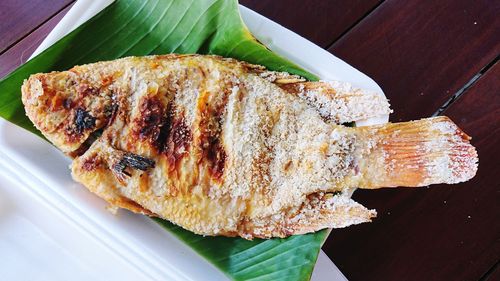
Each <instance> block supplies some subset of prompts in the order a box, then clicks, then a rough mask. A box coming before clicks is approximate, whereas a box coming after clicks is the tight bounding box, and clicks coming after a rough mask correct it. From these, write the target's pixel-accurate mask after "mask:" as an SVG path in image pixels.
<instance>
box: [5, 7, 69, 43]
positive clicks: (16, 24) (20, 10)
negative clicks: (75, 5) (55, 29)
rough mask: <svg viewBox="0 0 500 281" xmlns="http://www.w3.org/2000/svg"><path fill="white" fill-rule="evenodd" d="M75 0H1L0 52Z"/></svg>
mask: <svg viewBox="0 0 500 281" xmlns="http://www.w3.org/2000/svg"><path fill="white" fill-rule="evenodd" d="M73 1H74V0H47V1H39V0H37V1H22V0H2V1H0V19H1V20H0V34H1V35H2V36H0V53H2V52H4V51H5V50H6V49H7V48H8V47H9V46H11V45H12V44H14V43H15V42H17V41H18V40H19V39H21V38H23V37H25V36H26V35H27V34H29V33H30V32H31V31H32V30H34V29H36V27H38V26H39V25H40V24H42V23H43V22H45V21H47V20H48V19H50V18H51V17H52V16H53V15H54V14H56V13H57V12H58V11H60V10H61V9H63V8H64V7H65V6H67V5H68V4H70V3H71V2H73ZM21 2H22V4H21Z"/></svg>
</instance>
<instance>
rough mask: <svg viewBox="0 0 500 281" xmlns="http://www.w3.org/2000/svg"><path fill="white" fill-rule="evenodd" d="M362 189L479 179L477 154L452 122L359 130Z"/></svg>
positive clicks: (439, 119)
mask: <svg viewBox="0 0 500 281" xmlns="http://www.w3.org/2000/svg"><path fill="white" fill-rule="evenodd" d="M355 130H356V136H357V140H358V143H359V144H361V147H360V148H359V152H360V155H361V157H359V160H358V163H357V166H356V167H355V171H356V173H357V175H358V177H360V179H359V187H360V188H365V189H375V188H381V187H396V186H408V187H417V186H427V185H430V184H439V183H448V184H453V183H459V182H463V181H467V180H469V179H471V178H472V177H474V175H475V174H476V171H477V166H478V156H477V151H476V149H475V148H474V146H472V145H471V144H470V139H471V138H470V137H469V136H468V135H466V134H465V133H464V132H463V131H462V130H460V128H458V127H457V125H455V123H453V122H452V121H451V120H450V119H449V118H448V117H445V116H440V117H435V118H427V119H421V120H417V121H411V122H403V123H395V124H385V125H381V126H368V127H359V128H355Z"/></svg>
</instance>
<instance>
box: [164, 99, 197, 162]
mask: <svg viewBox="0 0 500 281" xmlns="http://www.w3.org/2000/svg"><path fill="white" fill-rule="evenodd" d="M167 116H168V118H167V124H168V125H170V130H167V132H166V133H167V138H166V142H165V145H164V148H163V149H164V151H163V153H164V154H165V156H166V157H167V160H168V163H169V164H170V169H171V170H174V169H177V166H178V163H179V161H180V160H181V159H182V158H183V157H184V156H185V155H186V154H187V153H188V150H189V144H190V143H191V141H192V139H193V137H192V132H191V130H190V128H189V127H188V126H187V124H186V121H185V119H184V115H183V114H179V116H176V114H175V107H174V106H173V105H171V106H170V107H169V112H168V114H167Z"/></svg>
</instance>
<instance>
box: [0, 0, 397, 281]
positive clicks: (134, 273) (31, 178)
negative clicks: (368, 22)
mask: <svg viewBox="0 0 500 281" xmlns="http://www.w3.org/2000/svg"><path fill="white" fill-rule="evenodd" d="M111 2H112V1H110V0H105V1H92V0H79V1H77V3H76V4H75V5H74V6H73V7H72V8H71V10H70V11H69V12H68V13H67V14H66V16H65V17H64V18H63V19H62V20H61V22H60V23H59V24H58V25H57V26H56V28H54V30H53V31H52V32H51V33H50V34H49V35H48V36H47V38H46V39H45V40H44V42H43V43H42V44H41V45H40V46H39V48H38V49H37V50H36V51H35V53H34V54H33V56H35V55H37V54H38V53H40V52H41V51H43V50H44V49H46V48H47V47H49V46H50V45H52V44H53V43H55V42H56V41H57V40H59V39H60V38H61V37H62V36H64V35H65V34H67V33H69V32H70V31H71V30H73V29H74V28H76V27H77V26H79V25H80V24H82V23H83V22H85V21H86V20H88V19H89V18H91V17H92V16H93V15H95V14H96V13H98V12H99V11H100V10H102V9H103V8H104V7H105V6H107V5H109V4H110V3H111ZM240 10H241V14H242V17H243V20H244V22H245V23H246V24H247V26H248V28H249V29H250V31H251V32H252V33H253V34H254V35H255V36H256V37H257V39H259V40H260V41H261V42H263V43H264V44H265V45H266V46H268V47H269V48H270V49H271V50H273V51H275V52H276V53H279V54H281V55H282V56H284V57H287V58H288V59H290V60H291V61H293V62H295V63H297V64H299V65H300V66H302V67H303V68H305V69H307V70H308V71H310V72H312V73H315V74H316V75H318V76H319V77H321V78H322V79H325V80H341V81H347V82H350V83H352V84H353V85H355V86H358V87H361V88H364V89H366V90H370V91H374V92H379V93H381V94H383V93H382V90H381V89H380V87H379V86H378V85H377V84H376V83H375V82H374V81H373V80H372V79H370V78H369V77H368V76H366V75H364V74H363V73H361V72H359V71H358V70H356V69H354V68H353V67H351V66H350V65H348V64H347V63H345V62H343V61H342V60H340V59H338V58H336V57H335V56H333V55H332V54H330V53H328V52H326V51H325V50H323V49H322V48H320V47H318V46H316V45H314V44H313V43H311V42H309V41H308V40H306V39H304V38H302V37H300V36H299V35H297V34H295V33H293V32H291V31H290V30H288V29H286V28H284V27H282V26H280V25H279V24H277V23H275V22H273V21H271V20H269V19H267V18H265V17H263V16H261V15H259V14H257V13H255V12H253V11H252V10H250V9H247V8H245V7H243V6H240ZM384 122H387V116H384V117H381V118H379V119H372V120H368V121H367V122H365V124H373V123H384ZM69 163H70V160H69V159H68V158H67V157H65V156H64V155H63V154H62V153H61V152H59V151H58V150H57V149H55V148H54V147H53V146H52V145H50V144H49V143H47V142H46V141H44V140H42V139H40V138H38V137H37V136H35V135H33V134H31V133H29V132H27V131H25V130H23V129H21V128H18V127H16V126H14V125H12V124H10V123H8V122H6V121H4V120H0V199H1V200H0V259H1V260H2V261H7V265H8V266H2V267H0V274H2V276H7V278H6V279H8V280H14V279H19V277H22V278H21V279H33V278H35V277H36V279H37V280H39V279H40V278H41V279H42V280H67V279H72V280H89V279H92V280H94V279H95V280H117V279H118V278H121V279H125V280H226V279H227V278H226V277H225V276H224V275H222V273H221V272H219V271H218V270H217V269H216V268H215V267H214V266H212V265H211V264H209V263H208V262H207V261H205V260H204V259H203V258H201V257H200V256H198V255H197V254H196V253H195V252H194V251H193V250H191V249H190V248H189V247H188V246H186V245H184V244H183V243H182V242H180V241H179V240H177V239H176V238H175V237H174V236H173V235H171V234H170V233H168V232H167V231H165V230H164V229H162V228H161V227H160V226H158V225H157V224H156V223H154V222H153V221H151V220H150V219H148V218H146V217H144V216H141V215H136V214H132V213H130V212H126V211H120V212H119V213H118V215H116V216H115V215H112V214H111V213H109V212H107V211H106V210H105V207H106V204H105V202H104V201H103V200H101V199H99V198H98V197H97V196H95V195H93V194H91V193H90V192H88V191H87V190H86V189H85V188H83V187H82V186H80V185H79V184H77V183H75V182H74V181H72V179H71V176H70V172H69V171H68V165H69ZM4 265H5V264H4ZM42 272H43V274H42V275H41V273H42ZM312 279H313V280H347V279H346V278H345V277H344V276H343V275H342V273H341V272H340V271H339V270H338V268H337V267H336V266H335V265H334V264H333V263H332V262H331V261H330V260H329V259H328V257H327V256H326V255H325V254H324V253H323V252H321V253H320V256H319V258H318V262H317V265H316V267H315V270H314V272H313V277H312Z"/></svg>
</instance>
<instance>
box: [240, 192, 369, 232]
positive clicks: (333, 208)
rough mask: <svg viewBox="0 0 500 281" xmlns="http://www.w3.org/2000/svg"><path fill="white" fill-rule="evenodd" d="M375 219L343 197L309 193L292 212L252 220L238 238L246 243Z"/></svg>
mask: <svg viewBox="0 0 500 281" xmlns="http://www.w3.org/2000/svg"><path fill="white" fill-rule="evenodd" d="M376 216H377V212H376V211H375V210H369V209H367V208H366V207H364V206H363V205H361V204H359V203H357V202H356V201H354V200H352V199H350V198H349V197H347V196H345V195H343V194H338V195H334V194H333V193H323V192H320V193H313V194H310V195H308V196H307V197H306V198H305V201H304V202H303V203H302V205H301V206H299V207H298V208H297V209H295V210H286V211H284V212H283V213H282V214H281V215H273V216H270V217H266V218H257V219H255V218H254V219H252V220H251V221H249V222H247V223H246V224H245V229H244V230H243V231H242V232H243V233H240V236H242V237H244V238H246V239H251V238H254V237H257V238H271V237H288V236H290V235H298V234H306V233H311V232H315V231H319V230H322V229H325V228H343V227H347V226H350V225H354V224H360V223H364V222H370V221H371V219H372V218H374V217H376Z"/></svg>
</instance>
